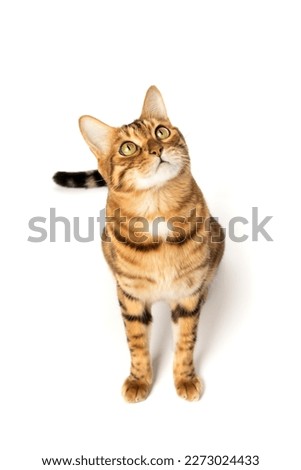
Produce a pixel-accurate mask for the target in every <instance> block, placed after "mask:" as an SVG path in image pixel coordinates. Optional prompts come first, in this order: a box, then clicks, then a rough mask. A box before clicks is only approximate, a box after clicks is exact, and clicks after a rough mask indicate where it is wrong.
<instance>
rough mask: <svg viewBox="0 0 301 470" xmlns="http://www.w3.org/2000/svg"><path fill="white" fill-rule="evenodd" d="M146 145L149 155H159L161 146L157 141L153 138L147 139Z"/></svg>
mask: <svg viewBox="0 0 301 470" xmlns="http://www.w3.org/2000/svg"><path fill="white" fill-rule="evenodd" d="M147 147H148V152H149V153H150V155H154V156H156V157H161V154H162V151H163V147H162V146H161V145H160V144H159V142H156V141H155V140H149V141H148V143H147Z"/></svg>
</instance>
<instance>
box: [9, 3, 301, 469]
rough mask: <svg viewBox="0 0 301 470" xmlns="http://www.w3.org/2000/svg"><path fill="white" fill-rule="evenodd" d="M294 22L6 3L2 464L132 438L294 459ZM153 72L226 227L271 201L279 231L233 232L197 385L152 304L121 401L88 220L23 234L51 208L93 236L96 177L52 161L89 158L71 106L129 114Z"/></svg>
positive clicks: (250, 11) (176, 7)
mask: <svg viewBox="0 0 301 470" xmlns="http://www.w3.org/2000/svg"><path fill="white" fill-rule="evenodd" d="M300 22H301V15H300V3H299V2H297V1H296V2H293V1H273V2H272V1H270V2H269V1H263V0H261V1H252V2H250V1H249V2H247V1H212V2H209V1H208V2H203V1H200V2H197V1H186V2H184V1H181V2H179V1H172V2H171V1H157V0H152V1H144V2H143V1H134V0H128V1H121V0H120V1H116V0H115V1H110V2H109V1H92V0H87V1H85V2H83V1H72V2H71V1H70V2H67V1H57V0H53V1H51V2H50V1H44V2H38V1H33V0H27V1H26V2H21V1H13V0H12V1H10V2H2V3H1V7H0V36H1V38H0V39H1V78H0V79H1V89H0V93H1V114H0V119H1V141H0V145H1V149H0V152H1V153H0V155H1V331H0V336H1V341H0V349H1V356H0V357H1V389H0V393H1V403H0V404H1V432H2V433H3V435H2V437H1V464H0V465H1V468H3V469H5V470H10V469H13V470H19V469H22V470H27V469H28V470H36V469H41V468H44V467H42V464H41V457H74V458H76V457H79V456H81V455H82V454H83V455H85V456H86V457H91V458H93V457H95V456H97V455H98V456H101V455H103V456H106V457H119V456H123V455H125V456H127V457H135V456H139V455H140V454H141V453H142V454H144V455H145V456H147V457H149V458H150V457H174V458H175V459H176V462H177V460H179V459H181V460H182V465H180V464H178V463H177V465H178V467H177V468H181V467H183V462H184V457H185V455H194V454H196V455H200V454H210V453H211V454H214V455H224V454H228V455H230V456H232V455H233V454H235V455H237V456H240V455H242V454H244V455H245V454H258V455H259V456H260V459H261V465H260V466H259V467H257V468H260V469H262V470H280V469H283V468H287V469H297V468H299V467H300V456H299V455H298V452H299V450H298V444H300V421H299V419H300V404H299V403H300V392H301V390H300V302H299V297H298V294H299V291H300V270H299V263H300V254H299V250H300V248H299V247H300V244H299V233H300V222H299V203H300V191H299V174H300V173H299V171H298V165H297V164H298V160H299V159H300V156H301V155H300V124H301V93H300V89H301V67H300V44H301V34H300ZM152 84H155V85H157V86H158V87H159V89H160V90H161V92H162V94H163V97H164V99H165V103H166V106H167V109H168V113H169V116H170V118H171V120H172V122H173V123H174V124H175V125H177V126H178V127H179V128H180V129H181V130H182V132H183V134H184V135H185V137H186V140H187V143H188V146H189V148H190V154H191V159H192V171H193V174H194V176H195V178H196V179H197V181H198V183H199V185H200V186H201V188H202V190H203V192H204V194H205V196H206V199H207V201H208V204H209V207H210V209H211V212H212V213H213V215H215V216H218V217H219V219H220V221H221V223H222V224H223V226H224V227H227V224H228V222H229V220H230V219H231V217H234V216H243V217H246V218H248V220H251V208H252V207H259V219H260V220H261V219H262V218H264V217H265V216H266V215H273V219H272V221H271V222H270V223H269V224H268V225H267V227H266V229H267V230H268V231H269V233H270V235H271V236H272V238H273V239H274V241H273V242H267V241H266V240H264V238H263V237H261V236H259V240H258V242H254V241H252V240H251V239H250V238H249V239H248V241H246V242H244V243H234V242H233V241H231V240H229V238H227V248H226V253H225V257H224V259H223V262H222V265H221V268H220V271H219V274H218V277H217V279H216V281H215V283H214V285H213V286H212V290H211V294H210V298H209V300H208V302H207V304H206V306H205V307H204V310H203V314H202V317H201V322H200V329H199V342H198V346H197V351H196V363H197V369H198V372H199V373H200V374H201V376H202V377H203V379H204V382H205V393H204V395H203V397H202V399H201V400H200V401H199V402H197V403H186V402H185V401H183V400H181V399H180V398H178V397H177V395H176V393H175V390H174V387H173V382H172V335H171V328H170V321H169V312H168V310H167V308H166V307H165V305H163V304H159V305H156V307H155V309H154V317H155V322H154V327H153V336H152V353H153V357H154V369H155V384H154V387H153V390H152V392H151V395H150V396H149V398H148V399H147V400H146V401H145V402H143V403H140V404H136V405H129V404H126V403H125V402H123V399H122V397H121V393H120V388H121V385H122V382H123V380H124V379H125V377H126V375H127V373H128V369H129V354H128V351H127V344H126V340H125V335H124V331H123V324H122V320H121V317H120V313H119V307H118V304H117V300H116V295H115V286H114V282H113V279H112V276H111V274H110V272H109V269H108V267H107V266H106V264H105V261H104V259H103V256H102V253H101V250H100V247H99V241H98V239H95V241H94V242H91V243H78V242H76V241H74V240H72V241H71V242H70V243H64V237H63V230H62V224H61V227H59V225H58V227H57V242H56V243H50V241H49V238H48V239H47V240H46V241H45V242H43V243H30V242H28V241H27V238H28V236H29V235H34V234H33V233H31V232H30V230H29V228H28V221H29V219H30V218H32V217H34V216H43V217H46V218H47V222H46V224H45V227H46V228H47V230H48V225H47V224H48V222H49V209H50V207H55V208H56V211H57V215H62V216H65V217H68V218H69V219H70V220H72V218H73V217H75V216H79V217H80V223H81V225H80V227H81V233H82V236H84V235H85V232H87V219H88V217H97V216H98V211H99V210H100V209H102V208H103V207H104V205H105V199H106V189H97V190H90V191H85V190H64V189H60V188H58V187H55V185H54V183H53V182H52V180H51V176H52V174H53V173H54V172H55V171H57V170H81V169H83V170H84V169H93V168H95V161H94V157H93V155H92V154H91V153H90V152H89V150H88V148H87V147H86V145H85V143H84V141H83V139H82V137H81V135H80V133H79V131H78V125H77V119H78V117H79V116H80V115H82V114H92V115H95V116H97V117H98V118H100V119H101V120H103V121H105V122H107V123H108V124H111V125H116V126H118V125H121V124H124V123H128V122H131V121H132V120H133V119H135V118H137V117H138V116H139V113H140V110H141V106H142V102H143V98H144V93H145V91H146V89H147V88H148V87H149V86H150V85H152ZM237 229H238V227H237ZM243 231H245V233H247V234H250V233H251V227H250V224H249V225H248V226H245V227H242V226H241V227H240V229H239V230H237V234H238V235H239V234H241V233H243ZM36 235H37V234H36ZM298 434H299V436H298ZM87 468H88V467H87ZM203 468H204V467H203ZM209 468H210V467H209ZM211 468H212V467H211ZM228 468H230V467H228ZM235 468H240V466H239V465H238V466H236V467H235ZM249 468H250V467H249Z"/></svg>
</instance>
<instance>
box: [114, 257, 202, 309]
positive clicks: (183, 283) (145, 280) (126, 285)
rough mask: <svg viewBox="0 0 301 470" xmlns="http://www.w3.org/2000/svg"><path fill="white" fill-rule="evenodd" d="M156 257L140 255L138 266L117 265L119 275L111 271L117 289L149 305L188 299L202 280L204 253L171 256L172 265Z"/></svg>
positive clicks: (162, 258) (135, 264) (163, 258)
mask: <svg viewBox="0 0 301 470" xmlns="http://www.w3.org/2000/svg"><path fill="white" fill-rule="evenodd" d="M160 254H161V256H157V257H156V256H151V257H150V256H145V255H143V254H142V255H140V260H139V263H134V264H132V265H130V264H124V263H121V264H120V265H119V266H120V271H119V273H117V272H115V277H116V279H117V282H118V283H119V284H120V287H121V288H122V289H123V290H125V291H126V292H127V293H128V294H130V295H132V296H134V297H137V298H139V299H141V300H143V301H145V302H147V303H153V302H155V301H157V300H166V301H175V300H179V299H183V298H185V297H189V296H190V295H191V294H192V293H193V292H195V290H196V289H198V288H199V287H200V286H201V285H202V283H203V282H204V281H205V280H206V277H207V273H208V263H206V254H204V253H199V254H197V255H196V254H194V256H193V257H189V256H186V257H182V256H180V257H179V256H178V257H177V256H174V258H173V262H172V263H171V262H170V259H169V260H166V259H165V257H164V256H162V253H160ZM158 255H159V253H158ZM204 259H205V262H204Z"/></svg>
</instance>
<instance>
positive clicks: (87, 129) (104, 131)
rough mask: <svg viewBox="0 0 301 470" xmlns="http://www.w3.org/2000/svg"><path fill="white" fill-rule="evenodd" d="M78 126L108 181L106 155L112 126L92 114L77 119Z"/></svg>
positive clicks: (112, 130) (108, 150)
mask: <svg viewBox="0 0 301 470" xmlns="http://www.w3.org/2000/svg"><path fill="white" fill-rule="evenodd" d="M79 128H80V131H81V133H82V136H83V138H84V139H85V141H86V142H87V144H88V146H89V147H90V150H91V151H92V152H93V153H94V155H95V156H96V158H97V160H98V169H99V171H100V173H101V175H102V177H103V178H104V180H105V181H106V182H107V183H108V180H109V174H108V165H107V158H106V157H107V156H108V155H109V152H110V149H111V143H112V138H113V134H114V128H113V127H110V126H108V125H107V124H104V123H103V122H101V121H99V120H98V119H96V118H94V117H92V116H82V117H81V118H80V119H79Z"/></svg>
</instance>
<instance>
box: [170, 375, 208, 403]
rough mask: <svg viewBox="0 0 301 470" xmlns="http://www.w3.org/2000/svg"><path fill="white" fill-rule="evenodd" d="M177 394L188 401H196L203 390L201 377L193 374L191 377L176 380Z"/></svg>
mask: <svg viewBox="0 0 301 470" xmlns="http://www.w3.org/2000/svg"><path fill="white" fill-rule="evenodd" d="M175 385H176V390H177V394H178V395H179V396H180V397H181V398H184V400H188V401H197V400H199V399H200V397H201V395H202V392H203V384H202V382H201V379H200V378H199V377H197V376H194V377H193V378H192V379H181V380H178V381H176V383H175Z"/></svg>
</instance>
